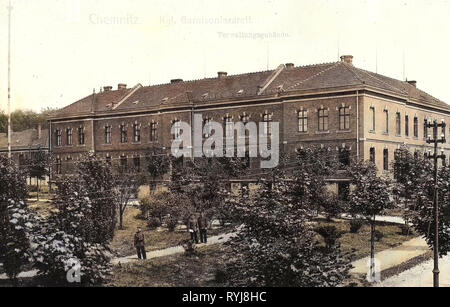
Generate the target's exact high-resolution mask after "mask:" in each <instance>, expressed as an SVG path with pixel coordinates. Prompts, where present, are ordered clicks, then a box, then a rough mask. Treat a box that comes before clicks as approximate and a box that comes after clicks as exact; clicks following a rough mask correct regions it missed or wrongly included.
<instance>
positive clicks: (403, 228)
mask: <svg viewBox="0 0 450 307" xmlns="http://www.w3.org/2000/svg"><path fill="white" fill-rule="evenodd" d="M399 227H400V233H401V234H402V236H407V235H409V234H410V233H411V228H410V227H409V225H405V224H403V225H400V226H399Z"/></svg>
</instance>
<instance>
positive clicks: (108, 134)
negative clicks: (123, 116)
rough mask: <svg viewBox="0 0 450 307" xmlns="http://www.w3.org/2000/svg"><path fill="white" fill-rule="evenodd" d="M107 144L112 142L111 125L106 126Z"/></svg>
mask: <svg viewBox="0 0 450 307" xmlns="http://www.w3.org/2000/svg"><path fill="white" fill-rule="evenodd" d="M105 144H111V126H106V127H105Z"/></svg>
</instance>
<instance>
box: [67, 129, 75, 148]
mask: <svg viewBox="0 0 450 307" xmlns="http://www.w3.org/2000/svg"><path fill="white" fill-rule="evenodd" d="M66 134H67V145H68V146H72V139H73V129H72V128H67V130H66Z"/></svg>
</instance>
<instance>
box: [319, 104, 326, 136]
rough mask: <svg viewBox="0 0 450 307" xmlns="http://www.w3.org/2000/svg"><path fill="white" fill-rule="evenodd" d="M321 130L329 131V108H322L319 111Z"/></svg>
mask: <svg viewBox="0 0 450 307" xmlns="http://www.w3.org/2000/svg"><path fill="white" fill-rule="evenodd" d="M318 119H319V131H328V109H324V108H321V109H319V112H318Z"/></svg>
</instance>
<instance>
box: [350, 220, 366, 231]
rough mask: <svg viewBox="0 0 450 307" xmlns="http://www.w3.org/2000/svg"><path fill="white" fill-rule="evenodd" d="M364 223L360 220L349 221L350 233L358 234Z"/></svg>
mask: <svg viewBox="0 0 450 307" xmlns="http://www.w3.org/2000/svg"><path fill="white" fill-rule="evenodd" d="M363 225H364V222H363V221H361V220H351V221H350V233H358V231H359V230H360V229H361V227H362V226H363Z"/></svg>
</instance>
